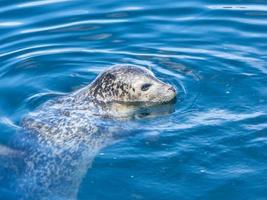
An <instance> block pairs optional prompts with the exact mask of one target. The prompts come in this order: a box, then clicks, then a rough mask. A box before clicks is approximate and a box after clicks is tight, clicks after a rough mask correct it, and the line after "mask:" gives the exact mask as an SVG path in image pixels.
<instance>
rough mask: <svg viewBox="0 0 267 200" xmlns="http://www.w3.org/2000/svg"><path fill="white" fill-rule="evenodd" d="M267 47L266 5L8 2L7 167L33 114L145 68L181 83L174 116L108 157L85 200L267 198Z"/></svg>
mask: <svg viewBox="0 0 267 200" xmlns="http://www.w3.org/2000/svg"><path fill="white" fill-rule="evenodd" d="M266 47H267V2H266V1H265V0H233V1H225V0H221V1H211V0H210V1H209V0H205V1H200V0H189V1H183V2H182V1H176V2H174V1H171V0H156V1H135V2H133V1H113V0H111V1H86V0H38V1H24V0H21V1H19V0H14V1H6V0H2V1H0V62H1V67H0V128H1V131H0V144H1V146H0V147H1V148H0V156H1V157H2V158H1V159H2V160H3V164H2V168H4V167H5V165H6V164H5V162H4V161H5V158H6V156H8V155H10V154H12V149H9V148H8V143H9V141H10V140H11V139H12V138H13V137H14V135H15V134H16V130H17V128H18V127H19V126H20V121H21V119H22V118H23V116H25V115H26V114H27V113H29V112H31V111H33V110H34V109H35V108H36V107H38V106H39V105H41V104H42V103H43V102H45V101H47V100H49V99H52V98H54V97H57V96H60V95H63V94H67V93H69V92H71V91H74V90H76V89H78V88H81V87H83V86H85V85H87V84H88V83H90V82H91V81H92V80H93V79H94V78H95V77H96V75H97V74H98V73H99V72H101V71H102V70H104V69H105V68H106V67H109V66H111V65H114V64H124V63H127V64H136V65H142V66H146V67H149V68H150V69H151V70H152V71H153V72H154V73H155V74H156V75H157V76H158V77H160V78H161V79H162V80H164V81H168V82H170V83H171V84H173V85H175V87H176V88H177V90H178V91H179V98H178V101H177V103H176V105H175V112H174V113H172V114H170V115H164V116H159V117H156V118H150V119H146V120H142V119H141V120H138V121H137V122H134V123H138V127H139V128H138V129H136V130H135V131H134V134H132V135H131V136H127V137H126V138H125V139H124V140H122V141H120V142H118V143H116V144H114V145H111V146H108V147H106V148H104V149H102V150H101V152H100V153H99V154H98V156H97V157H96V158H95V160H94V162H93V165H92V167H91V168H90V169H88V172H87V174H86V176H85V177H84V179H83V181H82V184H81V185H80V187H79V194H78V199H79V200H82V199H101V200H105V199H114V200H115V199H124V200H127V199H151V200H152V199H171V200H176V199H190V200H191V199H205V200H206V199H216V200H219V199H253V200H254V199H266V198H267V179H266V177H267V167H266V166H267V165H266V164H267V161H266V159H267V153H266V148H267V136H266V134H267V122H266V121H267V102H266V101H267V78H266V75H267V67H266V66H267V51H266ZM0 177H1V174H0ZM5 185H6V183H5V179H1V178H0V186H1V189H0V197H1V199H5V200H6V199H12V198H13V196H12V191H9V190H8V189H6V187H5Z"/></svg>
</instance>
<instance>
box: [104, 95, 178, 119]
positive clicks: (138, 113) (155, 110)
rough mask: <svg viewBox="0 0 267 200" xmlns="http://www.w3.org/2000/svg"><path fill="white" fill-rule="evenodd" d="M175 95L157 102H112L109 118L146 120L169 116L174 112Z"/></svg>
mask: <svg viewBox="0 0 267 200" xmlns="http://www.w3.org/2000/svg"><path fill="white" fill-rule="evenodd" d="M175 102H176V95H175V96H174V97H172V98H169V99H164V100H163V101H157V102H138V101H135V102H118V101H116V102H112V103H110V104H109V106H108V107H109V109H108V110H109V114H108V115H109V116H111V117H116V118H128V119H129V118H135V119H136V118H138V119H140V118H147V117H149V118H150V117H156V116H160V115H167V114H171V113H173V112H174V111H175Z"/></svg>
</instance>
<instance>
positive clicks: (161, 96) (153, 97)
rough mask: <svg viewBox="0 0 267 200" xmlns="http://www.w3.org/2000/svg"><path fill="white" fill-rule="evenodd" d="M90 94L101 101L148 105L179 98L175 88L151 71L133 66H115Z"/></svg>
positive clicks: (90, 87) (101, 76)
mask: <svg viewBox="0 0 267 200" xmlns="http://www.w3.org/2000/svg"><path fill="white" fill-rule="evenodd" d="M87 92H88V95H91V96H93V97H94V98H96V99H97V100H99V101H104V102H124V103H142V104H145V105H146V106H149V105H155V104H161V103H166V102H169V101H171V100H173V99H174V98H175V97H176V90H175V89H174V87H172V86H171V85H169V84H166V83H164V82H162V81H160V80H159V79H157V78H156V77H155V76H154V74H153V73H152V72H151V71H149V70H148V69H146V68H144V67H139V66H133V65H115V66H113V67H111V68H109V69H107V70H106V71H104V72H103V73H102V74H100V75H99V76H98V77H97V78H96V80H95V81H94V82H93V83H92V84H91V85H90V86H89V88H88V91H87Z"/></svg>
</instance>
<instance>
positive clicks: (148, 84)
mask: <svg viewBox="0 0 267 200" xmlns="http://www.w3.org/2000/svg"><path fill="white" fill-rule="evenodd" d="M151 85H152V84H150V83H145V84H143V85H142V86H141V90H142V91H147V90H148V89H149V88H150V86H151Z"/></svg>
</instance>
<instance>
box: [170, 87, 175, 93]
mask: <svg viewBox="0 0 267 200" xmlns="http://www.w3.org/2000/svg"><path fill="white" fill-rule="evenodd" d="M168 90H171V91H173V92H176V91H175V89H174V87H169V89H168Z"/></svg>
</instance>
